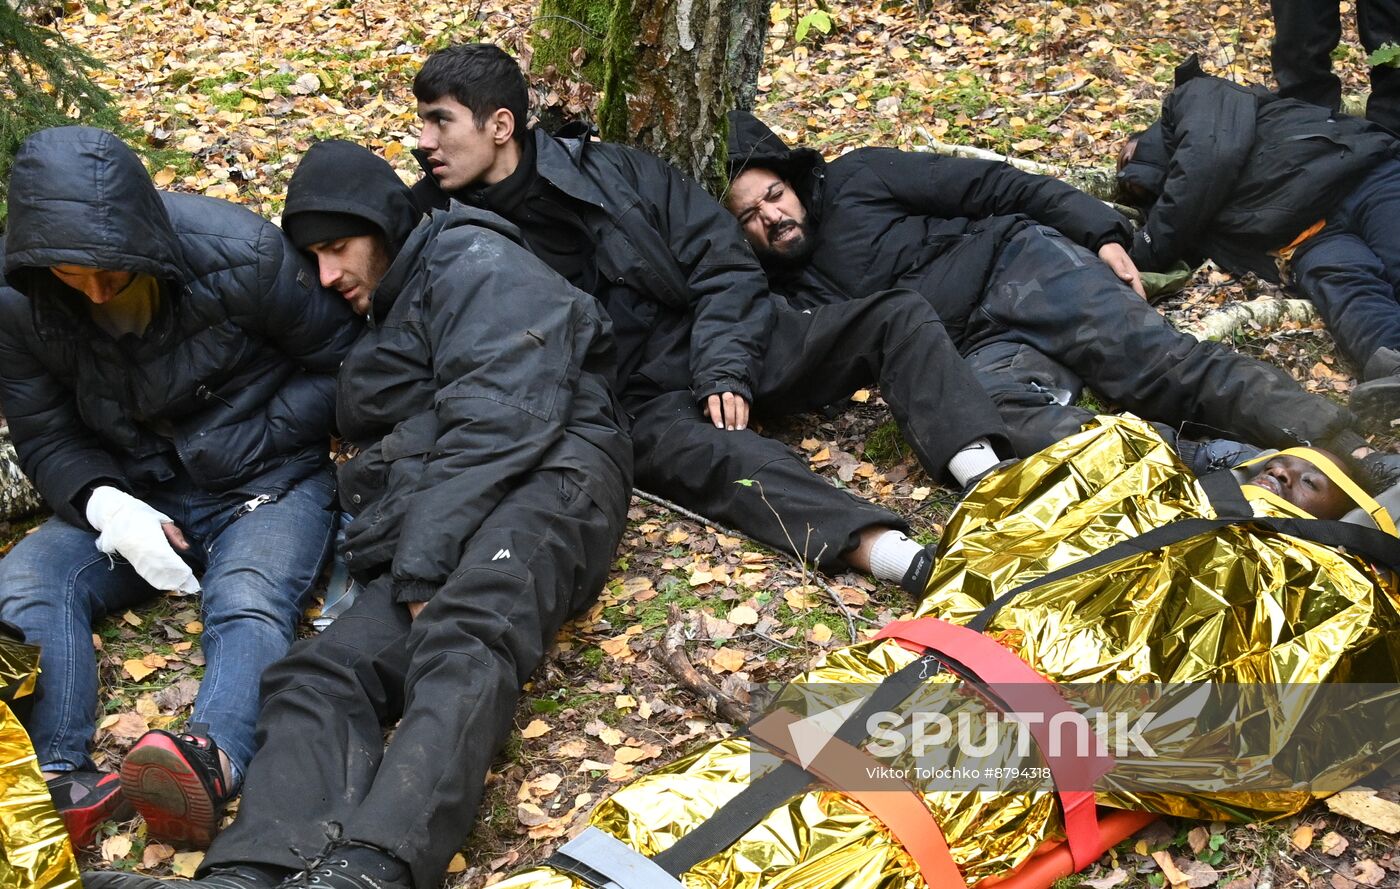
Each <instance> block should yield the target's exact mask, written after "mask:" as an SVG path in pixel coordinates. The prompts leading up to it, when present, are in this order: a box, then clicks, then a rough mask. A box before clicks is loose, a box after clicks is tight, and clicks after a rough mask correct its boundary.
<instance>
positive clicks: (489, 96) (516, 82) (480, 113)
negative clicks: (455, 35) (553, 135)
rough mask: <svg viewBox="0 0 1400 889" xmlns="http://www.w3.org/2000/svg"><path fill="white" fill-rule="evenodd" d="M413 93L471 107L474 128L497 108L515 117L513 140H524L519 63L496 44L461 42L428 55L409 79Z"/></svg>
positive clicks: (525, 103) (525, 99) (524, 97)
mask: <svg viewBox="0 0 1400 889" xmlns="http://www.w3.org/2000/svg"><path fill="white" fill-rule="evenodd" d="M413 96H414V98H416V99H417V100H418V101H420V102H436V101H437V100H438V99H441V98H442V97H443V96H449V97H451V98H452V99H455V100H456V101H457V102H459V103H461V104H462V105H464V106H466V107H467V108H468V109H470V110H471V113H472V118H473V120H475V122H476V127H477V129H481V128H483V127H485V126H486V119H487V118H488V117H490V116H491V115H492V114H493V113H495V112H496V111H498V110H499V109H501V108H504V109H505V110H507V111H509V112H510V113H511V115H512V116H513V117H514V118H515V133H514V136H515V139H516V140H517V141H519V142H524V141H525V123H526V113H527V112H528V110H529V106H530V100H529V93H528V91H527V90H526V87H525V75H524V74H522V73H521V72H520V65H518V64H517V63H516V61H515V59H513V58H511V57H510V56H509V55H508V54H506V52H505V51H504V50H502V49H501V48H500V47H499V46H494V45H492V44H490V43H463V44H459V45H458V46H449V47H447V48H446V49H440V50H438V51H437V52H435V53H433V54H432V55H430V56H428V61H426V62H424V63H423V67H422V69H421V70H419V72H418V75H417V76H416V77H414V78H413Z"/></svg>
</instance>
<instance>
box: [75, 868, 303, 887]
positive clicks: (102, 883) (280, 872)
mask: <svg viewBox="0 0 1400 889" xmlns="http://www.w3.org/2000/svg"><path fill="white" fill-rule="evenodd" d="M288 873H289V871H287V870H286V869H285V868H272V867H263V866H260V865H255V864H235V865H232V866H230V867H218V868H214V869H213V870H211V871H210V872H209V873H207V874H205V875H204V876H202V877H200V878H199V879H198V880H179V879H174V878H164V877H148V876H146V875H145V874H133V873H129V872H127V871H120V870H90V871H85V872H84V873H83V886H84V887H85V889H276V887H278V886H280V885H282V880H283V878H284V877H285V876H286V875H287V874H288Z"/></svg>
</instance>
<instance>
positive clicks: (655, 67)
mask: <svg viewBox="0 0 1400 889" xmlns="http://www.w3.org/2000/svg"><path fill="white" fill-rule="evenodd" d="M770 2H771V0H541V5H540V11H539V16H538V19H539V32H540V34H541V37H540V39H538V40H537V41H536V45H535V47H534V57H533V60H532V63H531V69H532V71H533V72H535V73H537V74H541V75H545V74H547V73H548V71H549V69H550V68H551V67H552V68H553V70H554V71H555V72H556V73H558V74H559V75H562V76H564V77H573V78H577V79H579V80H583V81H586V82H588V83H591V84H593V85H594V86H596V87H599V88H600V90H601V93H602V98H601V99H600V101H599V103H598V118H597V119H598V129H599V131H600V132H601V134H602V136H603V138H604V139H606V140H608V141H610V142H621V143H623V144H626V145H633V146H636V147H638V148H642V149H645V150H647V151H650V152H652V153H653V154H656V155H659V156H661V157H663V158H665V159H666V160H668V161H670V162H671V163H673V164H675V165H676V166H677V167H678V168H679V169H680V170H681V171H682V172H684V173H685V174H686V175H688V176H691V177H692V178H695V179H697V180H699V181H700V182H701V183H702V184H703V185H705V186H706V187H707V188H709V189H710V190H711V191H712V192H713V193H715V194H719V193H720V192H721V191H722V190H723V188H724V185H725V184H726V182H725V179H726V177H725V152H724V142H725V136H726V128H725V115H726V114H727V113H728V112H729V110H730V109H731V108H733V107H734V106H735V105H736V104H738V105H739V106H740V107H744V108H752V107H753V103H754V100H755V98H756V96H757V91H758V72H759V69H760V67H761V65H762V63H763V43H764V40H765V38H766V37H767V33H768V6H769V3H770Z"/></svg>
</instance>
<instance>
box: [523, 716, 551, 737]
mask: <svg viewBox="0 0 1400 889" xmlns="http://www.w3.org/2000/svg"><path fill="white" fill-rule="evenodd" d="M552 731H554V729H553V728H551V727H550V725H549V723H547V722H545V721H544V720H543V719H534V720H531V721H530V724H529V725H527V726H525V728H523V729H521V730H520V737H522V738H538V737H539V736H540V735H547V734H549V733H550V732H552Z"/></svg>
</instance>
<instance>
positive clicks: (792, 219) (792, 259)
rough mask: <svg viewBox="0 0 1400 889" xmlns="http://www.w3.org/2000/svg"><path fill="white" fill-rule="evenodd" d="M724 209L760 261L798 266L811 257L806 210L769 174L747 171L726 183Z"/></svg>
mask: <svg viewBox="0 0 1400 889" xmlns="http://www.w3.org/2000/svg"><path fill="white" fill-rule="evenodd" d="M725 206H726V207H728V208H729V212H730V213H733V214H734V218H736V219H738V220H739V226H740V227H741V228H742V229H743V230H744V237H745V238H747V239H748V241H749V243H750V244H751V245H753V249H754V252H755V253H757V254H758V255H759V258H761V259H778V260H784V261H786V262H789V263H798V262H801V261H802V260H805V259H806V258H807V257H808V256H810V255H811V252H812V247H813V246H814V244H813V239H812V236H811V234H812V233H811V230H810V228H809V227H808V225H807V208H806V207H803V206H802V201H801V200H799V199H798V197H797V194H796V193H795V192H794V191H793V190H792V186H791V185H789V184H788V183H787V181H786V180H784V179H783V178H782V177H780V176H779V175H778V174H777V173H774V172H773V171H772V170H765V169H763V168H761V167H750V168H749V169H747V170H745V171H744V172H742V173H740V174H739V175H738V176H735V177H734V181H732V182H730V183H729V195H728V196H727V197H726V198H725Z"/></svg>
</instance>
